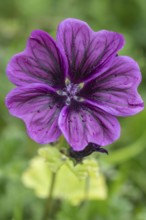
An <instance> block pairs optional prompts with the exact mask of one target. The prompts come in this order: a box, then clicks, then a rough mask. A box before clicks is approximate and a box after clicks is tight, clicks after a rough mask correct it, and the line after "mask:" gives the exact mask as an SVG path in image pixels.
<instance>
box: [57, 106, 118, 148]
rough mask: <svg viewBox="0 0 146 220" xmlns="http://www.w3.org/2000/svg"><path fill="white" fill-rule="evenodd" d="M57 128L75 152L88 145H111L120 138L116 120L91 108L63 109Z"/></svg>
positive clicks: (75, 107)
mask: <svg viewBox="0 0 146 220" xmlns="http://www.w3.org/2000/svg"><path fill="white" fill-rule="evenodd" d="M59 127H60V129H61V131H62V133H63V135H64V136H65V138H66V139H67V141H68V142H69V144H70V145H71V147H72V148H73V149H74V150H75V151H82V150H83V149H84V148H85V147H86V146H87V145H88V143H94V144H97V145H100V146H105V145H108V144H111V143H112V142H113V141H115V140H116V139H118V138H119V136H120V125H119V122H118V120H117V119H116V118H115V117H114V116H112V115H110V114H108V113H105V112H103V111H100V110H97V108H96V109H95V108H93V107H91V106H90V107H85V106H78V107H77V106H74V107H72V106H70V107H64V108H63V109H62V111H61V114H60V116H59Z"/></svg>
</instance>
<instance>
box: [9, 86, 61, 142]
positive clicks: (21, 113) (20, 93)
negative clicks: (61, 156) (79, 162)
mask: <svg viewBox="0 0 146 220" xmlns="http://www.w3.org/2000/svg"><path fill="white" fill-rule="evenodd" d="M6 105H7V107H8V109H9V111H10V113H11V114H12V115H14V116H16V117H18V118H21V119H23V120H24V122H25V124H26V127H27V130H28V134H29V136H30V137H31V138H32V139H33V140H35V141H36V142H38V143H41V144H45V143H49V142H53V141H56V140H57V139H58V137H59V136H60V135H61V132H60V129H59V127H58V117H59V113H60V110H61V108H62V103H61V100H60V98H59V96H58V95H57V94H55V93H54V91H53V90H52V89H51V88H49V87H48V86H46V85H41V84H35V85H34V84H33V85H31V86H26V87H22V88H20V87H19V88H16V89H13V90H12V91H11V92H10V93H9V94H8V96H7V97H6Z"/></svg>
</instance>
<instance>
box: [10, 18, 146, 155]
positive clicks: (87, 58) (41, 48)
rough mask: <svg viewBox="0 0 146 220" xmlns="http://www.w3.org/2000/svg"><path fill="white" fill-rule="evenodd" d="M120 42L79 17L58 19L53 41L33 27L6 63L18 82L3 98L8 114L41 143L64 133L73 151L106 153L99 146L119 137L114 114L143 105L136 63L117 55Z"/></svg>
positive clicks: (120, 38) (116, 36)
mask: <svg viewBox="0 0 146 220" xmlns="http://www.w3.org/2000/svg"><path fill="white" fill-rule="evenodd" d="M123 45H124V38H123V36H122V35H121V34H119V33H116V32H112V31H108V30H101V31H97V32H94V31H93V30H92V29H91V28H90V27H89V26H88V24H87V23H85V22H83V21H80V20H77V19H66V20H64V21H62V22H61V23H60V24H59V27H58V30H57V39H56V40H54V39H53V38H52V37H51V36H50V35H49V34H48V33H46V32H44V31H42V30H35V31H33V32H32V33H31V35H30V38H29V39H28V42H27V46H26V49H25V50H24V51H23V52H21V53H19V54H17V55H15V56H13V57H12V59H11V60H10V62H9V64H8V66H7V75H8V78H9V80H10V81H11V82H12V83H13V84H15V85H16V88H14V89H13V90H12V91H11V92H10V93H9V94H8V95H7V97H6V105H7V107H8V109H9V111H10V113H11V114H12V115H13V116H16V117H18V118H20V119H22V120H23V121H24V122H25V124H26V127H27V131H28V135H29V136H30V137H31V138H32V139H33V140H34V141H36V142H38V143H40V144H47V143H50V142H55V141H57V140H58V138H59V137H60V136H61V135H62V134H63V135H64V137H65V139H66V140H67V142H68V143H69V145H70V146H71V149H72V150H73V151H79V152H80V151H81V152H86V150H85V149H86V148H88V149H90V147H91V151H96V148H97V151H98V150H99V151H101V152H106V150H104V149H103V148H102V147H103V146H106V145H109V144H111V143H112V142H114V141H115V140H117V139H118V138H119V136H120V124H119V122H118V119H117V117H118V116H122V117H125V116H131V115H134V114H136V113H138V112H140V111H141V110H142V109H143V107H144V104H143V100H142V98H141V97H140V95H139V94H138V92H137V87H138V85H139V84H140V82H141V73H140V69H139V66H138V64H137V63H136V62H135V61H134V60H133V59H132V58H130V57H128V56H119V55H118V51H119V50H120V49H121V48H122V47H123ZM71 152H72V151H71ZM89 152H90V150H89ZM89 152H86V154H87V155H88V153H89ZM72 154H73V153H72Z"/></svg>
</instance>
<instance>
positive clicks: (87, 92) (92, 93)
mask: <svg viewBox="0 0 146 220" xmlns="http://www.w3.org/2000/svg"><path fill="white" fill-rule="evenodd" d="M140 81H141V73H140V70H139V66H138V64H137V63H136V62H135V61H134V60H133V59H132V58H130V57H126V56H125V57H124V56H123V57H122V56H121V57H120V56H119V57H116V58H115V59H114V62H113V64H112V66H111V67H110V68H109V69H108V70H107V71H106V72H104V73H103V74H101V75H100V76H99V77H97V78H96V80H93V81H91V82H89V83H88V84H87V85H86V86H85V87H84V88H83V89H82V91H81V92H80V95H81V96H83V97H84V98H85V99H88V101H87V102H88V103H90V104H91V103H92V105H94V106H97V107H99V108H101V109H103V110H104V111H106V112H108V113H111V114H112V115H115V116H128V115H133V114H136V113H138V112H140V111H141V110H142V109H143V107H144V104H143V100H142V98H141V97H140V95H139V94H138V92H137V87H138V85H139V84H140Z"/></svg>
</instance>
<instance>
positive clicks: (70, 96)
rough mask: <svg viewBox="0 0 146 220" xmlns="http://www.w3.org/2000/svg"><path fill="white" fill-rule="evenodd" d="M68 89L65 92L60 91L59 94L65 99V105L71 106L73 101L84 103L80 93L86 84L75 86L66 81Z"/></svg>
mask: <svg viewBox="0 0 146 220" xmlns="http://www.w3.org/2000/svg"><path fill="white" fill-rule="evenodd" d="M65 85H66V87H65V88H64V89H63V90H58V91H57V93H58V94H59V95H61V96H64V97H65V104H66V105H70V104H71V101H72V100H76V101H79V102H81V101H83V98H81V97H80V96H78V92H79V91H80V90H81V89H82V88H83V86H84V84H83V83H80V84H73V83H71V82H70V80H69V79H66V80H65Z"/></svg>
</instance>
